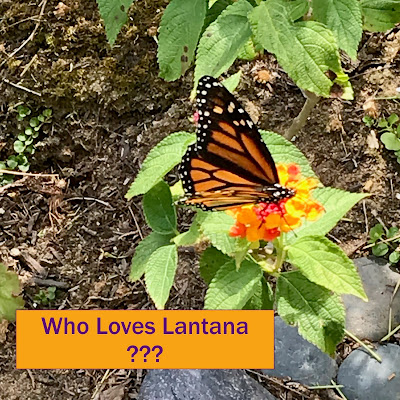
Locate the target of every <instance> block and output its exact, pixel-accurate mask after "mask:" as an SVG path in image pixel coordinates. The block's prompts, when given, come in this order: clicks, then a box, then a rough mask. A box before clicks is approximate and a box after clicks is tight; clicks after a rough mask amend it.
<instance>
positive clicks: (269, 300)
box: [243, 278, 274, 310]
mask: <svg viewBox="0 0 400 400" xmlns="http://www.w3.org/2000/svg"><path fill="white" fill-rule="evenodd" d="M273 309H274V292H273V290H272V288H271V285H270V284H269V283H268V282H267V281H266V280H265V279H264V278H262V279H261V280H260V281H259V282H258V283H257V287H256V290H255V292H254V294H253V296H252V297H251V298H250V300H249V301H248V302H247V303H246V304H245V306H244V307H243V310H273Z"/></svg>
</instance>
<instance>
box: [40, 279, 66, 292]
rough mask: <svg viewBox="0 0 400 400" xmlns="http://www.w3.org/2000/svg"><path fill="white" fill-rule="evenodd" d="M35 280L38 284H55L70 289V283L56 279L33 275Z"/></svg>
mask: <svg viewBox="0 0 400 400" xmlns="http://www.w3.org/2000/svg"><path fill="white" fill-rule="evenodd" d="M33 282H35V284H36V285H38V286H48V287H50V286H55V287H57V288H60V289H68V283H66V282H59V281H55V280H54V279H40V278H36V277H33Z"/></svg>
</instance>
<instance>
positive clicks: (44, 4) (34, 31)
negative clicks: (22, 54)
mask: <svg viewBox="0 0 400 400" xmlns="http://www.w3.org/2000/svg"><path fill="white" fill-rule="evenodd" d="M46 4H47V0H43V2H42V8H41V9H40V14H39V19H38V22H37V23H36V25H35V28H34V29H33V31H32V33H31V34H30V35H29V36H28V39H26V40H25V41H24V42H23V43H22V44H21V46H19V47H18V48H17V49H15V50H14V51H13V52H12V53H11V54H10V57H14V56H15V55H16V54H17V53H18V52H19V51H20V50H21V49H22V48H23V47H24V46H25V45H26V44H27V43H28V42H30V41H31V40H33V38H34V37H35V34H36V32H37V30H38V29H39V26H40V23H41V22H42V17H43V14H44V9H45V7H46ZM39 96H40V95H39Z"/></svg>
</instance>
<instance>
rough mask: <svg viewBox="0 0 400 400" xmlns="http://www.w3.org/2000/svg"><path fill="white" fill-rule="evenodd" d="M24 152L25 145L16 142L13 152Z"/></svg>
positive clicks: (18, 141)
mask: <svg viewBox="0 0 400 400" xmlns="http://www.w3.org/2000/svg"><path fill="white" fill-rule="evenodd" d="M24 150H25V144H24V143H23V142H21V141H20V140H16V141H15V142H14V151H15V152H16V153H23V151H24Z"/></svg>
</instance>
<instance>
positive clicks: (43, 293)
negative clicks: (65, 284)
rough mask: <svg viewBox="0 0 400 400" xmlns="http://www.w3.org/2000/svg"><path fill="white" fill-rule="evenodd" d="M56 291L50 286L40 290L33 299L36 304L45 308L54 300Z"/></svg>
mask: <svg viewBox="0 0 400 400" xmlns="http://www.w3.org/2000/svg"><path fill="white" fill-rule="evenodd" d="M56 290H57V288H56V287H55V286H50V287H49V288H47V289H45V290H43V289H40V290H39V292H38V293H36V295H35V297H34V298H33V299H34V300H35V302H36V303H38V304H42V305H44V306H47V305H48V304H50V303H51V302H52V301H53V300H54V299H55V298H56Z"/></svg>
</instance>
